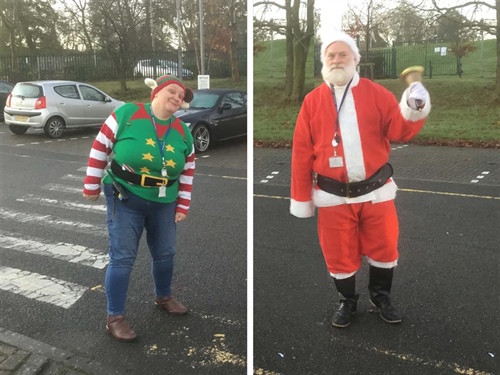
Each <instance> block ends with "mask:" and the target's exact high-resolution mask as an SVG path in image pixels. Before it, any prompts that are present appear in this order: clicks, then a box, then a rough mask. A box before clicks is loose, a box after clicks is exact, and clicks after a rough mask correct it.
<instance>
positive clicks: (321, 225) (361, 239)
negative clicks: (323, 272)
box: [318, 200, 399, 278]
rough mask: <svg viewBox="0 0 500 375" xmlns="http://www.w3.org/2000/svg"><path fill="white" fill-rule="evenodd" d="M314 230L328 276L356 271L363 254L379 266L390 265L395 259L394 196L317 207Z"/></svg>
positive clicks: (396, 241)
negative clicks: (372, 200)
mask: <svg viewBox="0 0 500 375" xmlns="http://www.w3.org/2000/svg"><path fill="white" fill-rule="evenodd" d="M318 234H319V242H320V245H321V250H322V251H323V256H324V258H325V262H326V266H327V268H328V271H329V272H330V274H331V275H332V276H334V275H338V274H340V275H345V277H347V275H349V274H352V273H354V272H356V271H357V270H358V269H359V268H360V267H361V260H362V256H363V255H365V256H367V257H368V258H369V260H371V261H374V262H372V263H375V264H376V265H377V266H379V267H382V268H391V267H393V266H394V265H395V263H396V261H397V259H398V247H397V244H398V236H399V225H398V217H397V213H396V207H395V205H394V200H389V201H385V202H380V203H372V202H364V203H353V204H341V205H338V206H330V207H319V208H318ZM338 278H342V277H338Z"/></svg>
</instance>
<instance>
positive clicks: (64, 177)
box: [61, 174, 84, 184]
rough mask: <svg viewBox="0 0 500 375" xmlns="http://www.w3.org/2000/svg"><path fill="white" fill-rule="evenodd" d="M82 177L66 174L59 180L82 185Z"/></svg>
mask: <svg viewBox="0 0 500 375" xmlns="http://www.w3.org/2000/svg"><path fill="white" fill-rule="evenodd" d="M83 179H84V176H81V175H74V174H66V175H64V176H62V177H61V180H69V181H78V182H81V183H82V184H83Z"/></svg>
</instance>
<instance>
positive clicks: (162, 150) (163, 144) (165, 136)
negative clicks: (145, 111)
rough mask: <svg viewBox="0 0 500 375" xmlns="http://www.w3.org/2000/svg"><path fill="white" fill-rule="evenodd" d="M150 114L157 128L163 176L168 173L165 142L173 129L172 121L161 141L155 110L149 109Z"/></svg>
mask: <svg viewBox="0 0 500 375" xmlns="http://www.w3.org/2000/svg"><path fill="white" fill-rule="evenodd" d="M149 112H150V114H151V120H152V121H153V126H154V128H155V134H156V139H157V140H158V147H159V148H160V155H161V165H162V171H161V172H162V175H163V174H164V171H165V173H166V164H165V141H166V140H167V137H168V133H169V132H170V129H172V121H170V125H169V126H168V129H167V131H166V132H165V134H164V135H163V139H160V137H159V136H158V129H157V128H156V121H155V115H154V114H153V109H152V108H151V107H149Z"/></svg>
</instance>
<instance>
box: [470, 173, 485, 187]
mask: <svg viewBox="0 0 500 375" xmlns="http://www.w3.org/2000/svg"><path fill="white" fill-rule="evenodd" d="M489 174H490V171H483V172H481V174H480V175H478V176H476V178H475V179H473V180H471V184H477V183H478V182H479V180H482V179H483V178H485V177H487V176H488V175H489Z"/></svg>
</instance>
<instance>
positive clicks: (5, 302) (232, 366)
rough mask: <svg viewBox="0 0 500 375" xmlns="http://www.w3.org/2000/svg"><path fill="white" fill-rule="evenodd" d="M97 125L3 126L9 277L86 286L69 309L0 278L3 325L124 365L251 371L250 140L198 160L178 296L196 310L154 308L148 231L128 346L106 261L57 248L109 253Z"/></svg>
mask: <svg viewBox="0 0 500 375" xmlns="http://www.w3.org/2000/svg"><path fill="white" fill-rule="evenodd" d="M96 134H97V130H96V129H92V130H89V129H87V130H79V131H72V132H68V133H67V134H65V136H64V138H62V139H61V140H50V139H48V138H46V137H45V136H44V135H43V133H41V132H39V131H29V132H28V133H27V134H26V135H24V136H15V135H14V134H12V133H10V132H9V130H8V129H7V127H6V126H5V124H0V160H1V162H0V163H1V164H0V167H1V169H0V170H1V175H2V177H1V179H0V189H1V190H0V191H1V196H0V281H2V280H3V281H5V274H6V272H7V271H9V272H11V275H14V277H16V278H18V279H20V278H21V277H23V276H24V277H26V278H37V277H38V278H40V280H43V282H47V283H55V284H57V283H58V284H57V285H59V286H57V285H55V286H54V284H51V285H52V286H51V288H52V287H53V288H56V289H55V290H56V291H57V290H58V289H57V288H65V289H64V290H65V291H66V292H67V293H69V294H71V293H77V295H78V297H75V298H73V299H72V300H71V301H70V302H67V303H70V306H63V304H64V301H58V300H57V298H48V297H47V298H46V300H43V298H39V297H37V296H36V295H35V294H30V293H27V292H24V294H22V293H21V292H20V291H19V290H12V289H11V290H5V288H3V289H2V288H1V287H0V301H1V302H0V327H3V328H4V329H8V330H10V331H14V332H18V333H20V334H22V335H25V336H28V337H30V338H33V339H35V340H40V341H42V342H44V343H47V344H50V345H53V346H55V347H57V348H61V349H63V350H67V351H70V352H74V353H77V354H80V355H83V356H85V357H89V358H93V359H95V360H96V361H99V362H101V363H104V364H106V365H108V366H110V367H113V368H117V369H119V370H120V371H121V373H123V374H134V375H136V374H244V373H246V343H247V334H246V333H247V323H246V313H247V309H246V300H247V296H246V288H247V287H246V274H247V268H246V257H247V252H246V243H247V238H246V233H247V232H246V227H247V212H246V207H247V205H246V197H247V193H246V185H247V182H246V175H247V171H246V141H245V140H239V141H232V142H225V143H224V144H221V145H218V146H216V147H214V148H213V149H212V150H210V151H209V152H207V153H205V154H202V155H199V156H198V157H197V160H196V164H197V171H196V175H195V180H194V188H193V199H192V208H191V211H190V214H189V216H188V218H187V220H186V221H184V222H182V223H180V224H179V225H178V236H177V255H176V269H175V272H174V293H175V295H176V296H177V298H178V299H179V300H180V301H182V302H183V303H185V304H186V305H187V306H188V307H189V308H190V314H188V315H187V316H183V317H172V316H169V315H167V314H166V313H163V312H162V311H160V310H159V309H158V308H156V307H155V306H154V304H153V299H154V295H153V287H152V280H151V276H150V263H149V254H148V251H147V247H146V244H145V241H144V238H143V240H142V241H141V248H140V255H139V257H138V259H137V262H136V265H135V268H134V271H133V274H132V280H131V285H130V289H129V295H128V305H127V315H128V319H129V322H130V323H131V325H132V326H133V327H134V328H135V330H136V332H137V333H138V335H139V339H138V340H137V341H136V342H133V343H119V342H116V341H114V340H113V339H112V338H111V337H110V336H109V335H108V334H107V333H106V332H105V316H106V312H105V303H106V299H105V295H104V292H103V287H102V285H103V282H104V272H105V270H104V265H101V267H100V268H99V267H93V266H90V265H89V264H85V263H84V262H83V261H82V262H80V261H77V260H76V259H75V258H78V257H75V256H72V257H69V258H68V259H65V258H64V257H61V254H59V253H58V252H57V251H55V250H54V249H57V248H59V247H58V246H63V247H64V248H65V250H64V251H61V253H63V252H65V251H66V250H67V248H68V247H70V248H72V249H73V250H75V251H83V252H87V253H89V252H90V253H93V254H94V255H95V254H97V255H98V256H100V257H102V256H103V255H105V254H106V253H107V233H106V226H105V211H104V204H105V201H104V199H103V197H101V198H100V199H99V201H97V202H96V203H89V202H87V201H85V200H84V199H83V198H82V197H81V189H82V181H83V177H84V173H85V165H86V162H87V158H88V153H89V151H90V147H91V144H92V141H93V139H94V137H95V135H96ZM51 251H52V252H51ZM80 258H82V257H80ZM2 273H3V277H4V278H3V279H2ZM0 284H1V282H0ZM3 285H5V284H3ZM78 293H79V294H78ZM55 294H56V295H61V293H55Z"/></svg>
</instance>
